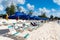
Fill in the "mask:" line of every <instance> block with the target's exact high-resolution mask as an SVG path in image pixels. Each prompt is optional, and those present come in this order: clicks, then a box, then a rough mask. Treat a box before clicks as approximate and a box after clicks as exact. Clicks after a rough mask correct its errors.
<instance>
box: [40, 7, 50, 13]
mask: <svg viewBox="0 0 60 40" xmlns="http://www.w3.org/2000/svg"><path fill="white" fill-rule="evenodd" d="M39 12H41V13H49V12H50V10H48V9H46V8H45V7H44V8H39Z"/></svg>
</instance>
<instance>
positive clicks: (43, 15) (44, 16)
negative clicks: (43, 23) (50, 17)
mask: <svg viewBox="0 0 60 40" xmlns="http://www.w3.org/2000/svg"><path fill="white" fill-rule="evenodd" d="M39 17H42V18H47V16H46V14H45V13H43V14H42V15H39Z"/></svg>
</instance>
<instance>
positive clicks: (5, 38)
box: [0, 36, 14, 40]
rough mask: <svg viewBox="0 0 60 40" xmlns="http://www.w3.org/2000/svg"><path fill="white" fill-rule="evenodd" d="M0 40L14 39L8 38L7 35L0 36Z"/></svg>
mask: <svg viewBox="0 0 60 40" xmlns="http://www.w3.org/2000/svg"><path fill="white" fill-rule="evenodd" d="M0 40H14V39H11V38H8V37H3V36H0Z"/></svg>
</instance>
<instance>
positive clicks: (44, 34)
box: [0, 19, 60, 40]
mask: <svg viewBox="0 0 60 40" xmlns="http://www.w3.org/2000/svg"><path fill="white" fill-rule="evenodd" d="M0 21H1V22H3V21H6V20H5V19H0ZM20 21H22V20H20ZM6 22H7V23H15V22H16V20H8V21H6ZM1 24H2V23H1ZM0 29H7V26H6V27H5V26H0ZM26 33H29V37H28V38H27V40H60V25H59V24H57V23H56V22H49V23H45V24H44V25H43V26H42V27H40V28H38V29H37V30H34V31H32V32H28V31H26V30H25V31H24V32H23V33H22V34H20V36H21V35H23V34H26ZM23 36H24V35H23ZM0 39H1V40H5V38H2V36H0ZM7 39H8V38H7ZM8 40H9V39H8Z"/></svg>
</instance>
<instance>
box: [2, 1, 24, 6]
mask: <svg viewBox="0 0 60 40" xmlns="http://www.w3.org/2000/svg"><path fill="white" fill-rule="evenodd" d="M12 2H13V4H14V5H16V4H22V5H23V4H25V0H2V1H1V4H2V5H3V6H5V7H6V6H10V5H11V3H12Z"/></svg>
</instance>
